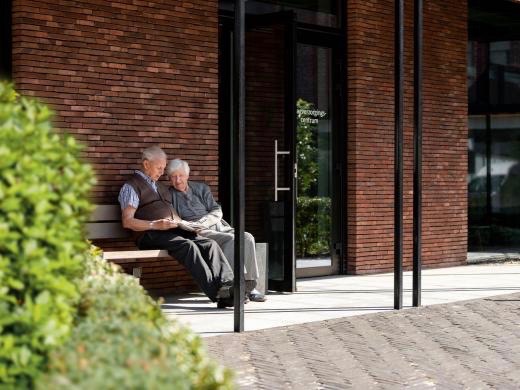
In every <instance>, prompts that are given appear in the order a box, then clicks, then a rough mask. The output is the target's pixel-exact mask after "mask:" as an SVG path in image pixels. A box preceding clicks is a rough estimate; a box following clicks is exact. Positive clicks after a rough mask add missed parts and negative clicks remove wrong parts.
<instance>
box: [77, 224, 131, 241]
mask: <svg viewBox="0 0 520 390" xmlns="http://www.w3.org/2000/svg"><path fill="white" fill-rule="evenodd" d="M87 236H88V238H89V239H90V240H99V239H103V238H126V237H130V233H129V232H128V231H126V230H125V229H123V226H121V222H91V223H87Z"/></svg>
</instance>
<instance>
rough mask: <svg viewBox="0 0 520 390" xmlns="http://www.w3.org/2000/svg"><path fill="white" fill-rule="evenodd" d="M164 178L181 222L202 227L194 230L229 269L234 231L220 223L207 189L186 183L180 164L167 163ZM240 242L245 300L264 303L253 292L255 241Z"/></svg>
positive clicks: (248, 236) (187, 174)
mask: <svg viewBox="0 0 520 390" xmlns="http://www.w3.org/2000/svg"><path fill="white" fill-rule="evenodd" d="M166 174H167V175H168V178H169V180H170V184H171V189H172V203H173V205H174V207H175V209H176V211H177V214H178V215H179V216H180V217H181V218H182V219H183V220H186V221H192V222H196V223H197V224H199V225H200V226H202V227H203V229H202V230H198V234H199V235H201V236H204V237H207V238H211V239H212V240H215V241H216V242H217V244H218V245H219V246H220V248H221V249H222V251H223V252H224V255H225V256H226V258H227V260H228V261H229V263H230V264H231V266H233V262H234V254H235V249H234V242H235V231H234V229H233V228H232V227H231V226H230V225H229V224H228V223H227V222H226V221H224V220H223V219H222V209H221V208H220V205H219V204H218V203H217V202H216V201H215V199H214V198H213V195H212V194H211V190H210V188H209V186H208V185H207V184H205V183H201V182H194V181H189V177H190V166H189V165H188V163H187V162H186V161H184V160H180V159H175V160H172V161H170V162H169V164H168V166H167V167H166ZM244 241H245V243H244V263H245V264H244V267H245V269H244V276H245V280H246V298H248V299H249V300H251V301H255V302H264V301H265V300H266V298H265V296H264V295H263V294H262V293H260V291H258V290H256V288H255V287H256V284H257V281H258V277H259V272H258V263H257V261H256V252H255V239H254V237H253V236H252V235H251V234H250V233H247V232H246V233H245V234H244Z"/></svg>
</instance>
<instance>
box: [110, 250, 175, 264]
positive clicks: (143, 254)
mask: <svg viewBox="0 0 520 390" xmlns="http://www.w3.org/2000/svg"><path fill="white" fill-rule="evenodd" d="M159 257H170V255H169V254H168V251H166V250H163V249H151V250H139V251H117V252H103V258H104V259H105V260H110V261H114V260H125V263H130V261H128V259H134V260H137V259H151V258H159Z"/></svg>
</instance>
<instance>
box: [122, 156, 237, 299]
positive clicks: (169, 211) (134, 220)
mask: <svg viewBox="0 0 520 390" xmlns="http://www.w3.org/2000/svg"><path fill="white" fill-rule="evenodd" d="M166 161H167V159H166V154H165V153H164V152H163V150H162V149H161V148H159V147H158V146H152V147H149V148H146V149H145V150H144V151H143V154H142V170H137V171H135V172H134V174H133V175H132V176H130V178H129V179H128V181H127V182H126V183H125V184H124V185H123V187H122V188H121V191H120V192H119V198H118V199H119V203H120V205H121V211H122V222H123V227H125V228H127V229H130V230H132V231H133V232H134V235H135V239H136V243H137V246H138V247H139V249H166V250H167V251H168V253H169V254H170V255H171V256H173V257H175V258H176V259H177V260H178V261H179V262H180V263H181V264H183V265H184V266H185V267H186V268H187V269H188V271H189V272H190V273H191V275H192V276H193V278H194V279H195V281H196V282H197V284H198V285H199V286H200V288H201V289H202V291H204V293H205V294H206V295H207V296H208V297H209V299H211V300H212V301H213V302H215V301H216V302H217V307H219V308H224V307H229V306H233V299H232V294H233V271H232V268H231V266H230V265H229V263H228V261H227V260H226V257H225V256H224V254H223V253H222V250H221V249H220V247H219V246H218V245H217V243H216V242H215V241H213V240H211V239H209V238H206V237H201V236H198V235H197V234H196V233H193V232H187V231H185V230H182V229H180V228H179V227H178V223H179V222H180V218H179V217H178V215H177V213H176V212H175V209H174V208H173V206H172V203H171V194H170V191H169V189H168V187H167V186H165V185H164V184H162V183H159V182H158V180H159V178H160V177H161V176H162V175H163V173H164V168H165V167H166Z"/></svg>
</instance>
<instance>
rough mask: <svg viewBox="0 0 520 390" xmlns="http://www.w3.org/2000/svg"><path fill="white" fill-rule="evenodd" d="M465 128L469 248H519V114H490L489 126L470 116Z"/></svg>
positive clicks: (484, 121) (481, 119) (482, 120)
mask: <svg viewBox="0 0 520 390" xmlns="http://www.w3.org/2000/svg"><path fill="white" fill-rule="evenodd" d="M469 129H470V134H469V148H468V149H469V155H468V156H469V159H468V161H469V167H468V168H469V169H468V205H469V208H468V211H469V234H468V243H469V247H470V249H483V248H484V247H491V246H500V247H504V246H507V247H520V114H500V115H490V118H489V129H486V120H485V116H472V117H470V121H469ZM487 132H489V134H490V143H489V145H487V142H486V139H487V136H486V133H487ZM486 147H488V148H489V158H488V157H487V151H486ZM488 165H489V166H490V169H489V170H488Z"/></svg>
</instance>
